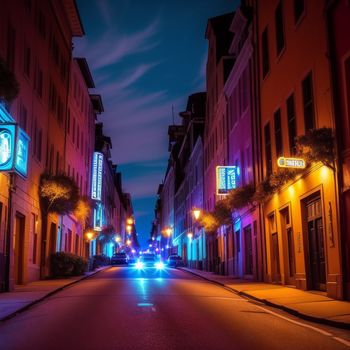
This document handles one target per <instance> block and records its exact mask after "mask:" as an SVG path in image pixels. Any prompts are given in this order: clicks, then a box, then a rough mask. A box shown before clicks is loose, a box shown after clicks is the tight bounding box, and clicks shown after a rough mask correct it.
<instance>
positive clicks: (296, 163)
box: [277, 157, 306, 169]
mask: <svg viewBox="0 0 350 350" xmlns="http://www.w3.org/2000/svg"><path fill="white" fill-rule="evenodd" d="M277 165H278V166H279V167H280V168H293V169H295V168H297V169H304V168H305V167H306V164H305V160H304V159H300V158H285V157H279V158H278V159H277Z"/></svg>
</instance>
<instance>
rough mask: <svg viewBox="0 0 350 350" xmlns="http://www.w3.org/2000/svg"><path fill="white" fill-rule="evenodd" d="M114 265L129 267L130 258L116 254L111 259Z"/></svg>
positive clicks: (123, 254)
mask: <svg viewBox="0 0 350 350" xmlns="http://www.w3.org/2000/svg"><path fill="white" fill-rule="evenodd" d="M111 264H112V265H127V264H128V256H127V255H126V253H115V254H114V255H113V256H112V258H111Z"/></svg>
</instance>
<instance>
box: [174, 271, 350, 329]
mask: <svg viewBox="0 0 350 350" xmlns="http://www.w3.org/2000/svg"><path fill="white" fill-rule="evenodd" d="M180 269H181V270H184V271H188V272H190V273H193V274H195V275H197V276H200V277H202V278H204V279H206V280H209V281H211V282H215V283H218V284H220V285H222V286H224V287H226V288H228V289H230V290H232V291H234V292H235V293H237V294H239V295H242V296H245V297H247V298H250V299H254V300H257V301H260V302H262V303H264V304H266V305H269V306H273V307H276V308H279V309H281V310H284V311H286V312H288V313H290V314H293V315H295V316H298V317H300V318H303V319H306V320H309V321H313V322H318V323H323V324H328V325H330V326H334V327H339V328H345V329H350V302H346V301H339V300H334V299H331V298H328V297H326V296H325V295H324V293H317V292H310V291H303V290H300V289H296V288H293V287H288V286H282V285H277V284H270V283H263V282H253V281H249V280H240V279H235V278H230V277H229V276H221V275H216V274H214V273H213V272H207V271H201V270H196V269H189V268H185V267H183V268H180Z"/></svg>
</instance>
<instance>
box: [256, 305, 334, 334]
mask: <svg viewBox="0 0 350 350" xmlns="http://www.w3.org/2000/svg"><path fill="white" fill-rule="evenodd" d="M255 306H256V307H257V308H259V309H262V310H264V311H266V312H268V313H269V314H271V315H274V316H276V317H279V318H282V319H283V320H286V321H288V322H291V323H294V324H297V325H298V326H301V327H305V328H309V329H312V330H314V331H315V332H318V333H321V334H323V335H327V336H329V337H331V336H332V335H333V334H331V333H329V332H326V331H324V330H323V329H320V328H317V327H314V326H310V325H308V324H305V323H302V322H298V321H295V320H292V319H291V318H288V317H285V316H282V315H280V314H278V313H276V312H273V311H271V310H269V309H266V308H264V307H261V306H258V305H255Z"/></svg>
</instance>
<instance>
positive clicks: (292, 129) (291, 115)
mask: <svg viewBox="0 0 350 350" xmlns="http://www.w3.org/2000/svg"><path fill="white" fill-rule="evenodd" d="M287 121H288V138H289V151H290V154H291V155H294V154H295V153H296V144H295V137H296V136H297V126H296V118H295V105H294V94H292V95H290V96H289V97H288V99H287Z"/></svg>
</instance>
